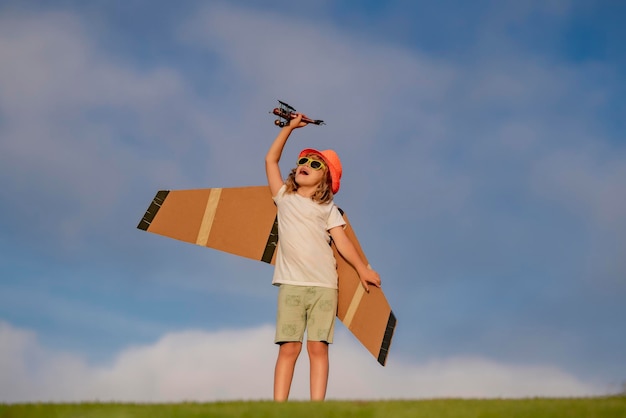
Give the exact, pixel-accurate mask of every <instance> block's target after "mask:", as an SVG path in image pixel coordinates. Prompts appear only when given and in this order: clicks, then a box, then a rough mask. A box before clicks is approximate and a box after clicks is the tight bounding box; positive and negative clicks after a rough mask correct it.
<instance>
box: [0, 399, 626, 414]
mask: <svg viewBox="0 0 626 418" xmlns="http://www.w3.org/2000/svg"><path fill="white" fill-rule="evenodd" d="M18 417H19V418H105V417H106V418H166V417H167V418H200V417H229V418H230V417H238V418H244V417H245V418H247V417H250V418H252V417H254V418H256V417H285V418H287V417H289V418H308V417H311V418H313V417H315V418H323V417H337V418H339V417H341V418H346V417H355V418H377V417H380V418H403V417H411V418H495V417H506V418H520V417H533V418H547V417H558V418H562V417H567V418H569V417H580V418H617V417H619V418H626V396H611V397H599V398H574V399H562V398H559V399H549V398H548V399H544V398H536V399H485V400H462V399H440V400H420V401H376V402H367V401H361V402H359V401H328V402H321V403H315V402H287V403H283V404H276V403H273V402H215V403H171V404H127V403H74V404H56V403H28V404H0V418H18Z"/></svg>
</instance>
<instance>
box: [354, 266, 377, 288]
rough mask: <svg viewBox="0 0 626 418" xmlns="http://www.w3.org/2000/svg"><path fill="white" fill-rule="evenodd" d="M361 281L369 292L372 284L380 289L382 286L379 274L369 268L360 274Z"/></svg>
mask: <svg viewBox="0 0 626 418" xmlns="http://www.w3.org/2000/svg"><path fill="white" fill-rule="evenodd" d="M359 279H361V284H362V285H363V287H364V288H365V291H367V292H369V291H370V288H369V285H370V284H371V285H373V286H376V287H380V285H381V280H380V276H379V274H378V273H377V272H376V271H374V270H372V268H371V267H369V266H367V268H366V269H363V271H360V272H359Z"/></svg>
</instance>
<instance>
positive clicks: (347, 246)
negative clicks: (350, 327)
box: [265, 114, 380, 401]
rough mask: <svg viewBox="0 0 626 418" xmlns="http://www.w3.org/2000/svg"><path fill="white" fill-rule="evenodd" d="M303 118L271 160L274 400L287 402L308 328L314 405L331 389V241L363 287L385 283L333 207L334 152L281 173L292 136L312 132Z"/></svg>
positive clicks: (337, 175) (310, 156)
mask: <svg viewBox="0 0 626 418" xmlns="http://www.w3.org/2000/svg"><path fill="white" fill-rule="evenodd" d="M302 116H303V115H301V114H297V115H296V117H295V118H294V119H292V120H291V121H290V123H289V124H288V125H287V126H285V127H283V128H282V129H281V131H280V133H279V134H278V136H277V137H276V139H275V140H274V142H273V144H272V146H271V147H270V149H269V151H268V152H267V155H266V157H265V170H266V173H267V181H268V184H269V187H270V190H271V192H272V196H273V199H274V202H275V203H276V207H277V208H278V236H279V237H280V238H279V240H278V253H277V256H276V268H275V270H274V279H273V281H272V283H273V284H274V285H277V286H280V289H279V292H278V311H277V315H276V339H275V342H276V343H277V344H279V345H280V347H279V351H278V359H277V360H276V369H275V371H274V400H276V401H285V400H287V398H288V397H289V390H290V388H291V381H292V378H293V372H294V368H295V365H296V360H297V359H298V356H299V354H300V350H301V349H302V340H303V336H304V330H305V328H306V329H307V351H308V354H309V361H310V385H311V388H310V391H311V400H324V398H325V397H326V386H327V383H328V344H330V343H332V341H333V332H334V321H335V315H336V313H337V270H336V261H335V258H334V257H333V252H332V249H331V247H330V245H329V243H330V239H331V237H332V240H333V241H334V242H335V245H336V247H337V249H338V250H339V252H340V253H341V255H342V256H343V257H344V258H345V259H346V260H348V262H349V263H350V264H352V266H354V268H355V269H356V271H357V272H358V274H359V277H360V279H361V283H362V285H363V286H364V287H365V289H366V290H369V284H372V285H374V286H376V287H380V277H379V276H378V273H376V272H375V271H374V270H371V269H369V268H368V266H366V265H365V263H364V262H363V260H362V259H361V257H360V256H359V254H358V253H357V251H356V249H355V247H354V245H353V244H352V241H350V240H349V238H348V237H347V235H346V233H345V231H344V226H345V222H344V220H343V218H342V216H341V214H340V213H339V209H338V208H337V206H335V205H334V203H333V196H334V195H335V194H336V193H337V192H338V191H339V185H340V180H341V173H342V168H341V161H339V157H338V156H337V154H336V153H335V152H334V151H332V150H326V151H317V150H314V149H305V150H303V151H301V152H300V155H299V157H298V163H297V167H296V168H294V169H292V170H291V173H290V174H289V176H288V178H287V180H286V181H285V182H284V181H283V177H282V175H281V172H280V168H279V166H278V162H279V160H280V157H281V155H282V152H283V148H284V146H285V143H286V142H287V139H288V138H289V135H291V132H292V131H293V130H294V129H297V128H301V127H303V126H306V123H305V122H303V121H302Z"/></svg>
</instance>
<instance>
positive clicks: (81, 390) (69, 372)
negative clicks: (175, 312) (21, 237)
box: [0, 322, 603, 402]
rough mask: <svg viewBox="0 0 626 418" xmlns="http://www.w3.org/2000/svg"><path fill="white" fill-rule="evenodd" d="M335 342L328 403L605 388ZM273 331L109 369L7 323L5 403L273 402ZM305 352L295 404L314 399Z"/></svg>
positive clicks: (225, 335) (0, 340)
mask: <svg viewBox="0 0 626 418" xmlns="http://www.w3.org/2000/svg"><path fill="white" fill-rule="evenodd" d="M338 337H339V342H338V343H336V344H334V345H333V346H331V376H330V382H329V390H328V398H329V399H392V398H396V399H397V398H404V399H416V398H432V397H470V398H474V397H479V398H488V397H530V396H590V395H597V394H601V393H602V391H603V389H602V388H600V387H597V386H594V385H592V384H588V383H584V382H582V381H580V380H578V379H577V378H576V377H574V376H572V375H570V374H568V373H567V372H565V371H562V370H559V369H557V368H555V367H551V366H549V365H545V366H542V365H509V364H502V363H498V362H495V361H491V360H489V359H485V358H480V357H471V356H470V357H464V356H456V357H454V358H448V359H436V360H428V361H422V362H416V361H413V360H411V359H394V358H393V353H392V354H391V355H390V359H389V362H388V365H387V367H384V368H383V367H381V366H379V365H378V364H377V363H376V362H375V360H374V359H373V358H372V357H371V356H370V355H369V353H367V352H366V350H364V349H363V348H362V347H361V346H359V345H358V344H357V343H356V342H355V341H354V340H353V339H352V337H351V336H349V335H347V334H346V333H345V332H343V331H342V332H340V333H339V335H338ZM272 339H273V327H272V326H271V325H264V326H260V327H257V328H251V329H244V330H224V331H218V332H205V331H200V330H190V331H181V332H176V333H171V334H166V335H164V336H163V337H162V338H160V339H159V340H158V341H156V342H155V343H153V344H149V345H142V346H135V347H129V348H126V349H125V350H123V351H122V352H120V353H119V354H118V355H117V356H116V357H115V359H114V360H113V361H112V362H111V363H110V364H107V365H90V364H88V363H87V362H86V361H84V360H83V359H81V358H80V357H78V356H76V355H73V354H69V353H59V352H54V351H51V350H48V349H47V348H45V347H42V346H41V345H40V344H39V342H38V341H37V337H36V335H35V334H34V333H32V332H30V331H27V330H24V329H19V328H15V327H13V326H11V325H10V324H8V323H6V322H0V402H20V401H86V400H100V401H133V402H173V401H185V400H192V401H216V400H237V399H246V400H253V399H270V398H271V393H272V378H273V365H274V361H275V356H276V346H275V345H274V344H273V343H272ZM307 362H308V359H307V358H306V354H305V350H303V354H302V355H301V358H300V360H299V363H298V366H297V369H296V378H295V380H294V383H293V387H292V399H307V397H308V386H307V385H308V384H307V379H308V376H307V373H308V367H307V366H308V365H307Z"/></svg>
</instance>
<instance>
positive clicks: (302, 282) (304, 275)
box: [272, 185, 346, 289]
mask: <svg viewBox="0 0 626 418" xmlns="http://www.w3.org/2000/svg"><path fill="white" fill-rule="evenodd" d="M285 190H286V186H285V185H283V186H282V187H281V188H280V190H279V191H278V193H277V194H276V196H274V198H273V199H274V202H275V203H276V207H277V208H278V250H277V251H278V252H277V254H276V268H275V269H274V279H273V280H272V284H274V285H280V284H291V285H297V286H320V287H329V288H332V289H337V262H336V261H335V257H334V256H333V251H332V248H331V247H330V233H329V232H328V231H329V230H330V229H332V228H334V227H337V226H343V225H345V224H346V222H345V221H344V220H343V217H342V216H341V213H340V212H339V209H338V208H337V206H336V205H335V204H334V203H333V202H332V201H331V202H328V203H325V204H320V203H317V202H315V201H313V200H311V199H310V198H308V197H303V196H300V195H299V194H297V193H285Z"/></svg>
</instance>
